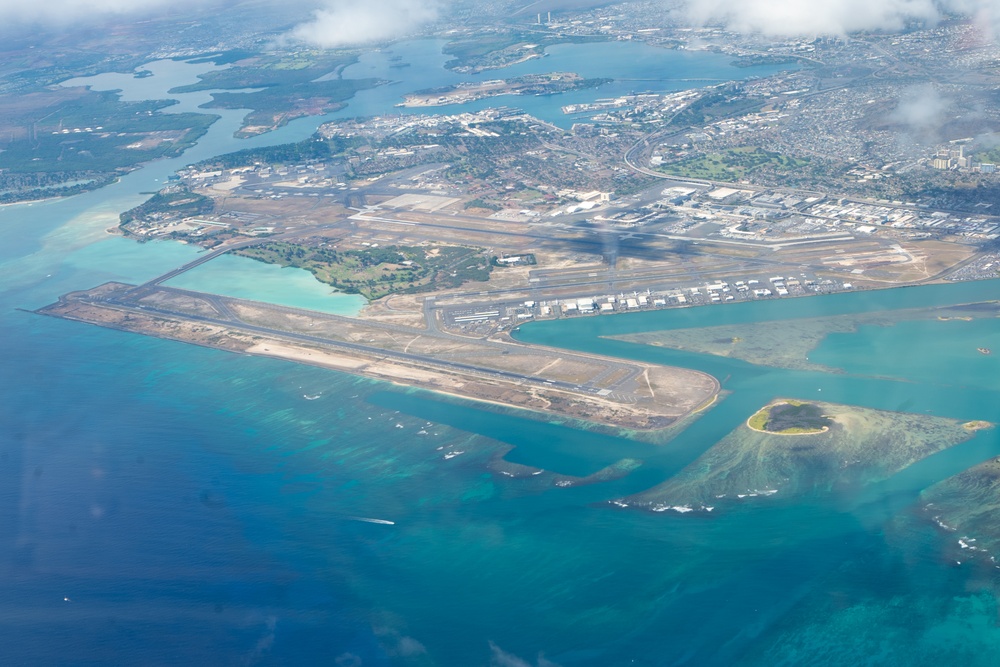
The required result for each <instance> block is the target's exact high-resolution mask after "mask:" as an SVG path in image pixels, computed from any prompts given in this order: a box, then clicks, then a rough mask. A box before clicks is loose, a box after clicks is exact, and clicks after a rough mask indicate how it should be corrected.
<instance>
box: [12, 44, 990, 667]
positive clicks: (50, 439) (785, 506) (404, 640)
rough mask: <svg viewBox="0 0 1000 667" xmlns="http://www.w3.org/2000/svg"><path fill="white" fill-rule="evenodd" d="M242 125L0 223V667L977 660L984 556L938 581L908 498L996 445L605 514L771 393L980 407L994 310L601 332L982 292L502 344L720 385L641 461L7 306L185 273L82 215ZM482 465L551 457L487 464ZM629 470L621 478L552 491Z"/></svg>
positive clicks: (295, 128) (986, 436) (982, 439)
mask: <svg viewBox="0 0 1000 667" xmlns="http://www.w3.org/2000/svg"><path fill="white" fill-rule="evenodd" d="M418 46H419V48H421V49H422V48H424V47H423V46H420V45H418ZM406 48H410V47H406ZM413 48H415V49H416V48H417V47H413ZM553 57H555V56H553ZM416 69H417V68H416V67H411V68H407V70H416ZM403 71H406V70H403ZM192 72H193V70H189V69H186V66H184V65H183V64H180V65H177V69H176V70H170V71H163V72H161V71H159V70H157V75H156V77H153V79H156V78H158V77H160V76H163V77H164V78H165V79H167V80H169V83H170V85H179V84H180V83H182V82H183V81H184V80H186V79H185V77H187V78H190V76H191V75H192ZM435 76H436V75H435ZM705 76H708V75H707V74H706V75H705ZM141 81H144V82H149V81H150V79H145V80H141ZM165 87H166V84H165ZM414 87H425V86H424V85H423V82H422V81H421V82H420V83H419V84H418V85H414ZM239 116H240V114H239V113H238V112H237V113H231V112H224V113H223V114H222V118H221V120H220V121H219V122H218V123H216V124H215V125H214V126H213V128H212V130H211V131H210V133H209V135H207V136H206V137H205V138H203V139H202V141H201V142H199V144H198V146H196V147H195V148H193V149H192V150H191V151H189V153H188V154H187V155H185V156H184V157H183V158H180V159H177V160H169V161H162V162H158V163H155V164H153V165H150V166H148V167H146V168H145V169H143V170H141V171H138V172H135V173H133V174H131V175H129V176H127V177H126V178H124V179H123V180H122V181H121V182H120V183H118V184H116V185H114V186H111V187H109V188H106V189H105V190H102V191H100V192H97V193H91V194H88V195H82V196H79V197H75V198H72V199H70V200H65V201H58V202H45V203H38V204H34V205H31V206H27V205H25V206H14V207H5V208H2V209H0V233H2V238H3V243H2V244H0V341H2V343H3V354H2V355H0V379H2V381H0V499H2V502H0V543H2V547H0V587H2V591H3V595H2V596H0V618H2V619H3V623H2V624H0V663H2V664H32V665H36V664H42V665H45V664H81V665H91V664H92V665H105V664H151V665H177V664H284V665H299V664H323V665H338V666H343V665H388V664H400V665H448V666H451V665H455V666H459V667H465V666H469V665H488V664H497V665H522V664H528V665H537V666H538V667H541V666H542V665H550V664H553V663H555V664H559V665H586V666H591V665H593V666H604V665H672V664H687V665H733V664H743V665H764V664H767V665H775V664H778V665H802V664H825V665H862V664H871V665H945V664H965V665H986V664H990V665H992V664H993V663H994V662H995V656H996V655H997V648H998V643H1000V631H998V629H997V626H996V623H997V609H998V607H997V597H996V593H995V590H994V587H995V582H996V576H995V574H994V572H995V571H996V570H995V569H993V567H992V566H991V565H989V564H986V563H981V562H976V561H974V560H973V561H969V562H963V563H962V564H961V565H959V564H957V562H956V561H957V560H958V559H959V558H960V557H961V558H962V559H963V560H964V556H961V555H959V556H957V555H956V554H958V548H957V546H956V545H955V543H954V536H952V535H949V534H944V533H942V532H941V531H939V530H938V529H937V527H936V526H934V525H932V524H929V523H928V522H927V521H926V520H925V519H924V518H923V517H922V516H921V515H920V513H919V511H918V509H919V498H918V494H919V491H920V490H921V489H923V488H926V487H927V486H929V485H930V484H933V483H934V482H937V481H939V480H941V479H945V478H947V477H948V476H950V475H952V474H955V473H957V472H959V471H961V470H963V469H965V468H967V467H969V466H971V465H974V464H975V463H978V462H980V461H982V460H985V459H987V458H989V457H990V456H997V455H1000V442H998V436H997V431H996V430H993V431H983V432H980V433H979V434H978V435H977V436H976V437H974V438H972V439H971V440H969V441H967V442H965V443H963V444H961V445H958V446H956V447H953V448H951V449H949V450H946V451H943V452H941V453H939V454H937V455H934V456H932V457H930V458H928V459H925V460H924V461H922V462H920V463H918V464H915V465H913V466H911V467H910V468H907V469H905V470H903V471H902V472H901V473H899V474H897V475H896V476H894V477H892V478H890V479H889V480H887V481H885V482H883V483H880V484H878V485H873V486H871V487H868V488H865V489H863V490H861V491H860V492H853V493H851V494H831V493H827V494H824V493H819V492H818V493H815V494H812V495H808V496H805V497H800V498H797V499H795V500H794V501H793V500H790V499H781V498H780V497H777V496H776V497H774V498H773V499H770V500H769V501H768V502H766V503H756V504H745V505H740V506H736V507H733V508H732V509H730V510H727V511H726V512H720V513H718V514H714V515H700V516H691V515H678V514H675V513H665V514H653V513H647V512H642V511H631V510H620V509H618V508H615V507H613V506H610V505H609V504H608V503H607V501H608V500H609V499H612V498H617V497H620V496H622V495H625V494H629V493H634V492H637V491H642V490H644V489H646V488H649V487H651V486H653V485H655V484H657V483H659V482H660V481H662V480H664V479H666V478H667V477H668V476H669V475H671V474H673V473H674V472H676V471H678V470H680V469H681V468H683V467H684V466H685V465H687V464H688V463H689V462H690V461H692V460H694V459H695V458H697V456H698V455H699V454H700V453H702V452H704V451H705V450H706V449H708V448H709V447H711V445H712V444H714V443H715V442H717V441H718V440H719V439H720V438H721V437H722V436H724V435H725V434H726V433H728V432H729V431H730V430H732V428H734V427H735V425H736V424H738V423H740V422H741V421H742V420H744V419H746V417H747V416H748V415H749V414H751V413H752V412H753V411H754V410H756V409H757V408H758V407H760V405H761V404H763V403H765V402H766V401H768V400H770V398H772V397H774V396H776V395H799V396H803V397H809V396H820V395H821V397H822V398H823V399H824V400H831V401H840V402H844V403H848V404H860V405H868V406H871V407H877V408H882V409H888V410H899V411H910V412H927V411H930V412H932V413H933V414H937V415H943V416H951V417H957V418H961V419H987V420H994V421H1000V414H998V412H1000V401H998V400H997V398H998V394H997V392H998V389H1000V387H998V380H997V377H998V375H997V374H996V372H995V370H994V366H992V365H989V364H993V363H994V360H995V358H994V357H991V358H988V359H985V358H983V359H976V360H975V361H978V362H979V365H978V366H975V367H973V366H972V365H970V364H973V362H972V361H969V360H968V359H967V358H966V357H968V355H969V354H970V353H969V349H968V348H969V345H970V344H971V343H973V342H975V341H979V340H996V336H997V331H998V326H997V321H995V320H986V321H979V322H975V323H954V322H914V323H902V324H899V325H896V326H894V327H889V328H867V327H866V328H862V329H861V330H860V331H859V332H857V333H854V334H838V335H836V336H831V337H829V338H828V339H827V340H826V341H824V343H823V344H822V345H821V346H820V347H819V348H818V349H817V350H816V351H815V353H814V355H812V358H813V359H817V360H818V359H822V361H821V363H825V364H828V365H831V366H833V367H836V368H841V369H843V370H844V371H845V372H844V373H842V374H817V373H807V372H799V371H786V370H780V369H769V368H763V367H757V366H751V365H749V364H744V363H741V362H738V361H734V360H729V359H721V358H714V357H707V356H703V355H695V354H690V353H683V352H675V351H670V350H666V349H663V348H653V347H644V346H638V345H630V344H627V343H622V342H619V341H611V340H608V339H605V338H600V336H602V335H610V334H613V333H624V332H630V331H641V330H655V329H665V328H670V327H683V326H710V325H716V324H723V323H729V322H740V321H746V322H749V321H772V320H773V321H777V322H780V321H781V320H782V319H788V318H793V317H813V316H816V315H818V314H831V313H851V312H858V311H864V310H883V309H888V308H903V307H913V306H915V305H933V304H943V303H960V302H968V301H976V300H983V299H995V298H996V295H997V291H998V284H997V283H996V282H988V283H976V284H964V285H947V286H934V287H927V288H908V289H903V290H893V291H887V292H878V293H858V294H846V295H838V296H831V297H822V298H816V299H808V300H805V299H800V300H794V301H791V300H789V301H775V302H768V303H761V304H753V305H749V306H742V305H739V306H724V307H708V308H700V309H686V310H679V311H669V312H666V311H664V312H659V313H653V314H640V315H626V316H615V317H599V318H590V319H585V320H572V321H569V322H556V323H538V324H535V325H532V326H526V327H524V328H523V329H522V332H521V335H522V336H523V337H524V338H525V339H531V340H535V341H538V342H541V343H546V342H555V341H558V342H559V344H561V345H567V346H572V347H577V348H580V349H589V350H597V351H600V352H603V353H607V354H619V355H622V356H626V357H632V358H641V359H645V360H649V361H659V362H662V363H668V364H678V365H684V366H688V367H692V368H700V369H703V370H705V371H707V372H710V373H713V374H715V375H716V376H717V377H719V378H720V379H722V380H724V385H725V387H726V389H727V390H729V391H730V392H731V394H730V395H729V396H728V397H727V398H725V400H723V401H721V402H720V403H719V404H718V405H717V406H716V407H714V408H713V409H711V410H710V411H708V412H707V413H706V414H705V416H704V417H703V418H702V419H700V420H698V421H696V422H695V423H694V424H693V425H692V426H691V427H690V428H688V429H687V430H686V431H684V432H683V433H682V434H681V435H680V436H678V437H677V438H676V439H675V440H674V441H672V442H670V443H669V444H667V445H663V446H654V445H650V444H647V443H643V442H639V441H637V440H634V439H631V440H630V439H629V438H627V437H618V436H611V435H604V434H601V433H596V432H591V431H580V430H576V429H573V428H570V427H568V426H564V425H558V424H543V423H541V422H538V421H534V420H531V419H525V418H521V417H517V416H511V415H503V416H500V417H498V416H497V415H496V414H494V413H491V412H484V411H481V410H477V409H473V408H469V407H462V406H457V405H455V404H454V403H453V402H444V401H440V400H437V399H435V398H434V397H433V396H431V395H429V394H425V393H421V392H410V391H405V390H402V389H400V388H397V387H392V386H390V385H386V384H382V383H377V382H373V381H369V380H364V379H358V378H354V377H351V376H348V375H343V374H338V373H333V372H328V371H323V370H319V369H315V368H309V367H303V366H298V365H295V364H290V363H283V362H278V361H275V360H268V359H260V358H253V357H248V356H242V355H235V354H229V353H224V352H220V351H214V350H207V349H202V348H197V347H194V346H188V345H183V344H179V343H172V342H169V341H161V340H155V339H149V338H144V337H141V336H136V335H131V334H126V333H121V332H116V331H110V330H103V329H99V328H96V327H89V326H86V325H82V324H78V323H73V322H67V321H61V320H55V319H50V318H45V317H42V316H38V315H34V314H32V313H28V312H24V311H21V310H17V309H18V308H27V309H31V308H36V307H38V306H41V305H44V304H46V303H48V302H50V301H52V300H53V299H54V298H55V297H56V296H58V295H59V294H62V293H64V292H66V291H69V290H72V289H76V288H80V287H89V286H92V285H94V284H97V283H99V282H102V281H105V280H113V279H116V280H126V281H138V280H143V279H146V278H149V277H152V276H155V275H158V274H160V273H162V272H165V271H166V270H168V269H170V268H173V267H174V266H177V265H179V264H182V263H184V262H185V261H188V260H189V259H190V258H191V257H192V256H193V254H194V252H195V250H193V249H191V248H188V247H185V246H182V245H179V244H169V243H153V244H145V245H139V244H134V243H132V242H129V241H125V240H123V239H118V238H109V237H108V236H107V235H106V234H105V233H104V230H105V229H106V228H108V227H110V226H112V225H113V224H115V222H116V217H117V214H118V212H120V211H122V210H125V209H127V208H129V207H130V206H133V205H135V204H137V203H139V202H140V201H142V199H143V198H144V196H143V195H141V194H140V193H142V192H148V191H151V190H154V189H156V187H157V183H162V182H163V180H164V179H165V178H166V177H167V176H168V175H169V174H170V173H172V171H173V170H174V169H176V168H178V167H179V166H181V165H183V164H185V163H187V162H190V161H194V160H196V159H200V158H201V157H205V156H208V155H213V154H216V153H219V152H223V151H226V150H232V149H234V148H237V147H243V146H246V145H247V143H245V142H237V141H236V140H234V139H232V137H231V133H232V131H233V129H234V128H235V127H236V126H237V124H238V122H239ZM310 123H311V125H310ZM310 123H297V124H293V125H290V126H289V127H287V128H284V129H283V130H281V131H279V132H278V133H275V134H274V135H265V137H262V138H258V139H255V140H253V141H254V142H255V143H265V142H279V141H290V140H294V139H297V138H300V137H302V136H307V135H308V134H309V133H310V132H311V131H312V127H313V126H314V125H315V120H314V121H310ZM249 266H251V265H250V264H248V267H249ZM247 271H248V279H247V280H248V282H251V281H253V280H254V279H255V278H256V275H255V274H253V271H254V269H252V268H248V269H247ZM316 298H320V297H319V295H317V296H316ZM337 298H338V297H337V296H331V297H330V299H331V304H333V303H334V302H336V300H337ZM331 307H333V306H331ZM959 324H970V325H971V326H970V327H967V328H960V327H959V326H958V325H959ZM872 350H877V351H878V354H877V355H875V356H874V357H873V355H872V354H871V353H870V352H871V351H872ZM873 359H874V360H873ZM963 364H965V365H963ZM984 364H985V365H984ZM872 376H878V377H877V378H873V377H872ZM307 395H308V396H316V395H319V398H317V399H315V400H306V398H305V396H307ZM421 431H425V433H423V434H421V433H420V432H421ZM512 446H513V447H515V449H513V451H511V447H512ZM449 452H463V453H462V454H461V455H458V456H454V457H453V458H448V459H446V458H445V456H446V455H447V454H448V453H449ZM503 455H506V456H507V458H508V460H512V461H516V462H520V463H524V464H526V465H536V466H539V467H541V468H544V469H545V470H546V472H544V473H542V474H540V475H535V476H528V477H524V478H516V479H514V478H509V477H505V476H503V475H500V474H497V473H496V472H494V471H493V470H492V469H491V467H490V464H491V462H492V461H494V460H495V459H497V457H500V456H503ZM623 457H631V458H637V459H641V460H643V462H644V464H643V466H642V467H640V468H639V469H638V470H636V471H634V472H632V473H631V474H629V475H627V476H625V477H623V478H621V479H616V480H613V481H607V482H602V483H596V484H590V485H580V486H573V487H567V488H560V487H557V486H555V485H554V484H553V480H554V479H555V477H554V476H555V475H556V474H573V475H585V474H590V473H592V472H594V471H596V470H597V469H600V468H601V467H603V466H605V465H607V464H609V463H613V462H614V461H616V460H618V459H620V458H623ZM372 518H374V519H382V520H391V521H394V522H395V523H394V525H387V524H381V523H372V522H369V521H365V520H364V519H372Z"/></svg>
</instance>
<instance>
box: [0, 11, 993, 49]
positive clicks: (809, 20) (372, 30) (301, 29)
mask: <svg viewBox="0 0 1000 667" xmlns="http://www.w3.org/2000/svg"><path fill="white" fill-rule="evenodd" d="M453 1H454V0H261V2H273V3H275V5H276V6H278V7H292V6H294V7H295V8H296V9H297V10H300V11H301V10H313V14H312V18H311V19H310V20H308V21H305V22H304V23H302V24H300V25H299V26H298V27H296V28H295V29H294V30H293V31H292V32H291V34H290V36H291V37H292V38H294V39H299V40H302V41H305V42H307V43H311V44H315V45H318V46H324V47H336V46H344V45H354V44H362V43H365V42H371V41H382V40H387V39H393V38H395V37H399V36H402V35H405V34H408V33H412V32H414V31H416V30H419V29H421V28H422V27H424V26H425V25H427V24H428V23H430V22H432V21H434V20H435V19H437V18H438V17H439V16H440V15H441V13H442V10H443V9H444V8H445V7H446V6H447V4H449V3H450V2H453ZM526 1H527V0H526ZM663 1H664V4H668V3H669V4H674V5H676V3H677V2H678V0H663ZM679 2H681V6H682V9H681V10H680V11H681V13H682V15H683V16H684V17H685V18H686V19H687V21H688V22H690V23H692V24H697V25H703V24H713V25H714V24H723V25H726V26H728V27H729V28H731V29H733V30H738V31H744V32H753V33H760V34H764V35H775V36H782V35H846V34H850V33H852V32H855V31H858V30H871V29H885V30H898V29H900V28H902V27H903V26H904V25H905V24H906V22H907V21H909V20H912V19H918V20H924V21H931V22H933V21H936V20H938V19H940V18H941V17H942V15H943V14H944V13H945V12H946V11H957V12H961V13H964V14H968V15H972V16H974V17H976V18H977V20H978V22H979V23H980V24H981V25H982V26H983V27H984V29H986V30H987V31H989V32H990V33H992V34H997V33H996V31H995V30H993V28H994V27H995V26H996V25H998V21H997V17H998V16H1000V0H679ZM279 3H280V4H279ZM232 4H235V1H234V0H44V1H43V2H25V1H24V0H0V22H2V23H4V24H7V25H11V24H13V25H19V24H24V25H32V24H48V25H56V26H59V25H75V24H78V23H80V22H83V23H86V22H87V20H88V19H94V20H99V19H106V18H108V17H116V16H120V17H122V19H123V20H124V18H125V17H127V16H136V17H138V16H142V15H151V14H159V13H167V12H169V13H171V14H174V15H180V14H182V13H183V12H184V9H185V7H198V8H201V9H204V8H206V7H211V6H212V5H232Z"/></svg>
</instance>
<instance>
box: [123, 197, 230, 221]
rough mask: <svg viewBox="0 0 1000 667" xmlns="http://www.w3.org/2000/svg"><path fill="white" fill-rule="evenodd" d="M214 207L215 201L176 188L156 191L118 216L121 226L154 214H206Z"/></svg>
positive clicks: (189, 215) (173, 216)
mask: <svg viewBox="0 0 1000 667" xmlns="http://www.w3.org/2000/svg"><path fill="white" fill-rule="evenodd" d="M214 208H215V202H213V201H212V200H211V199H209V198H208V197H205V196H204V195H200V194H197V193H194V192H191V191H190V190H188V189H187V188H178V189H176V190H173V191H168V192H158V193H156V194H155V195H153V196H152V197H150V198H149V199H147V200H146V201H145V202H144V203H142V204H140V205H139V206H136V207H135V208H133V209H129V210H128V211H125V212H124V213H122V214H121V215H120V216H119V219H120V220H121V224H120V226H121V227H125V226H126V225H128V224H129V223H130V222H134V221H136V220H148V219H150V218H153V217H156V216H164V217H167V216H169V217H170V218H189V217H192V216H197V215H206V214H208V213H211V212H212V210H213V209H214Z"/></svg>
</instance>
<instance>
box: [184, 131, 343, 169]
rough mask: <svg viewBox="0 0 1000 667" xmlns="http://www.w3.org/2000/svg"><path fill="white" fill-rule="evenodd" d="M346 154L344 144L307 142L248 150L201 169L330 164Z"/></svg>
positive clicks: (220, 157)
mask: <svg viewBox="0 0 1000 667" xmlns="http://www.w3.org/2000/svg"><path fill="white" fill-rule="evenodd" d="M343 151H344V144H343V143H342V142H341V141H338V140H337V139H317V138H312V139H305V140H304V141H300V142H298V143H294V144H280V145H278V146H263V147H261V148H246V149H244V150H241V151H236V152H235V153H226V154H225V155H218V156H216V157H212V158H209V159H207V160H203V161H201V162H199V163H197V164H195V165H193V166H194V167H195V168H198V169H235V168H237V167H248V166H253V165H255V164H271V165H274V164H300V163H302V162H309V161H312V160H318V161H322V160H328V159H330V158H331V157H334V156H336V155H339V154H341V153H343Z"/></svg>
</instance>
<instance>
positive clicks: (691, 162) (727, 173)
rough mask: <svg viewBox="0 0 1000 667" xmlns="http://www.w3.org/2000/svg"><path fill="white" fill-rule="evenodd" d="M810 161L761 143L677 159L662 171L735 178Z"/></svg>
mask: <svg viewBox="0 0 1000 667" xmlns="http://www.w3.org/2000/svg"><path fill="white" fill-rule="evenodd" d="M808 163H809V161H808V160H807V159H802V158H793V157H789V156H787V155H782V154H781V153H775V152H772V151H768V150H764V149H763V148H760V147H759V146H757V147H755V146H741V147H739V148H725V149H722V150H720V151H717V152H709V153H700V154H698V155H694V156H690V157H685V158H683V159H681V160H678V161H676V162H670V163H664V164H663V165H661V166H660V171H663V172H664V173H667V174H673V175H675V176H684V177H687V178H705V179H709V180H720V181H731V180H737V179H742V178H746V177H747V176H748V175H749V174H751V173H753V172H757V171H764V170H768V171H772V172H789V171H794V170H795V169H799V168H801V167H804V166H805V165H807V164H808Z"/></svg>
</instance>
